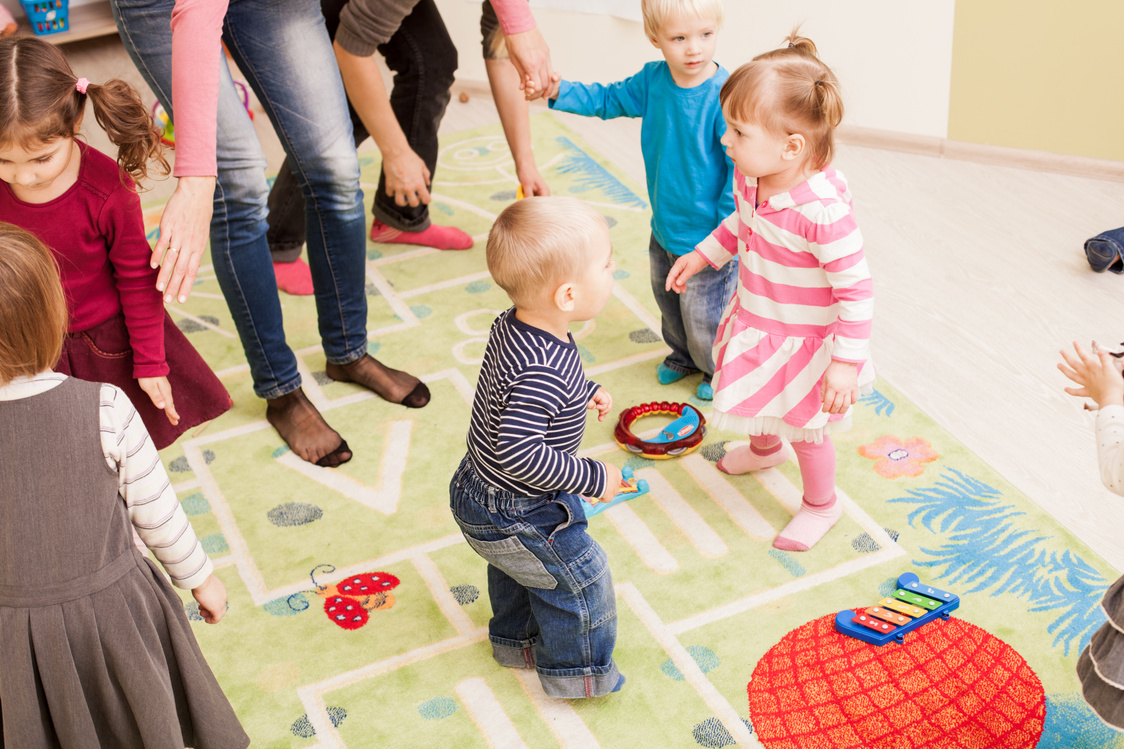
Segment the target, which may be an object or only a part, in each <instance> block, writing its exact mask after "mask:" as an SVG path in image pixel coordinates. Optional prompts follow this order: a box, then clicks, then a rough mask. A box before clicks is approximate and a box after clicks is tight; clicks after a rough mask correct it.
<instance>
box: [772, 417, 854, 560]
mask: <svg viewBox="0 0 1124 749" xmlns="http://www.w3.org/2000/svg"><path fill="white" fill-rule="evenodd" d="M792 449H793V450H795V451H796V457H797V459H798V460H799V461H800V477H801V478H802V479H803V481H804V498H803V501H802V502H801V503H800V510H799V511H798V512H797V513H796V515H795V516H794V517H793V518H792V520H791V521H789V523H788V525H786V526H785V527H784V530H783V531H781V532H780V534H778V535H777V537H776V538H775V539H773V546H774V547H775V548H777V549H781V550H782V551H807V550H808V549H810V548H812V547H813V546H815V545H816V543H817V542H818V541H819V540H820V539H821V538H823V537H824V534H826V533H827V532H828V531H829V530H831V528H832V526H834V525H835V524H836V523H837V522H839V518H840V517H842V516H843V505H842V504H841V503H840V502H839V500H838V498H836V496H835V445H834V444H832V442H831V439H830V438H828V437H826V436H825V437H824V440H823V442H820V443H818V444H817V443H815V442H793V443H792Z"/></svg>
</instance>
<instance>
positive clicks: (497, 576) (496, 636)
mask: <svg viewBox="0 0 1124 749" xmlns="http://www.w3.org/2000/svg"><path fill="white" fill-rule="evenodd" d="M488 600H489V601H490V602H491V604H492V619H491V621H490V622H488V635H489V637H490V638H491V640H492V656H493V657H494V658H495V659H496V662H497V663H499V664H500V665H501V666H507V667H509V668H534V667H535V643H536V642H537V641H538V638H539V623H538V622H537V621H536V620H535V612H534V611H532V610H531V597H530V596H529V595H528V594H527V589H526V588H525V587H523V586H522V585H520V584H519V583H517V582H516V581H515V580H514V579H512V578H511V577H510V576H509V575H508V574H507V573H506V572H504V571H503V570H501V569H500V568H499V567H496V566H495V565H492V564H489V565H488Z"/></svg>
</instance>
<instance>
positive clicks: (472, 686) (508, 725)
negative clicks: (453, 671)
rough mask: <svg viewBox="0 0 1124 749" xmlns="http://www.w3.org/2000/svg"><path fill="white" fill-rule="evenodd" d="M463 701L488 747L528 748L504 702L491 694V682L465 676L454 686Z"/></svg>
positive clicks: (497, 748)
mask: <svg viewBox="0 0 1124 749" xmlns="http://www.w3.org/2000/svg"><path fill="white" fill-rule="evenodd" d="M454 691H456V693H457V696H458V697H460V698H461V702H462V703H464V708H465V710H467V711H468V714H469V716H470V717H471V718H472V722H473V723H475V724H476V727H477V728H479V729H480V732H481V733H482V734H484V740H485V741H487V742H488V746H490V747H494V749H526V747H527V744H526V743H524V742H523V737H522V736H520V735H519V731H518V730H516V728H515V724H514V723H512V722H511V718H509V717H507V713H505V712H504V710H503V705H501V704H500V701H499V700H497V699H496V696H495V695H494V694H492V690H491V689H489V688H488V683H487V682H485V681H484V680H483V679H481V678H480V677H479V676H474V677H472V678H471V679H465V680H464V681H462V682H460V683H459V684H457V686H456V687H455V688H454Z"/></svg>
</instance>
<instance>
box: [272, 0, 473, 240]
mask: <svg viewBox="0 0 1124 749" xmlns="http://www.w3.org/2000/svg"><path fill="white" fill-rule="evenodd" d="M347 2H348V0H321V3H320V7H321V10H322V11H323V12H324V20H325V23H326V25H327V29H328V35H329V37H331V38H333V39H334V38H335V33H336V29H337V28H338V27H339V23H340V11H341V10H342V9H343V6H344V5H346V4H347ZM379 53H381V54H382V55H383V56H384V57H385V58H386V64H387V67H389V68H390V69H391V70H393V71H394V87H393V88H392V89H391V91H390V108H391V109H392V110H394V118H395V119H396V120H398V124H399V126H400V127H401V128H402V132H403V133H404V134H405V136H406V141H407V142H408V143H409V144H410V148H412V149H414V152H415V153H416V154H417V155H418V156H419V157H421V159H422V160H423V161H424V162H425V165H426V167H428V168H429V173H430V175H431V178H432V175H434V174H436V172H437V129H438V128H439V127H440V125H441V118H442V117H444V116H445V108H446V107H447V106H448V104H449V98H450V93H449V91H450V89H451V88H452V85H453V81H454V75H453V74H454V73H455V72H456V70H457V48H456V45H454V44H453V40H452V39H451V38H450V37H449V31H448V29H446V28H445V22H444V21H443V20H442V18H441V13H440V12H439V11H438V10H437V5H436V3H435V2H434V0H419V2H418V4H417V5H415V6H414V8H413V10H411V11H410V14H409V15H408V16H406V18H404V19H403V20H402V25H401V26H399V27H398V31H396V32H395V33H394V36H392V37H391V38H390V39H389V41H387V42H386V43H385V44H381V45H379ZM348 110H349V113H350V116H351V127H352V130H353V132H354V136H355V145H356V146H357V147H358V146H359V145H360V144H361V143H362V142H363V141H365V140H367V135H368V133H367V129H366V127H364V125H363V121H362V120H360V119H359V115H358V114H357V113H356V112H355V108H354V107H352V106H351V105H350V104H348ZM303 209H304V198H303V196H302V195H301V191H300V188H299V185H298V181H297V178H296V177H295V176H294V174H293V173H292V168H291V161H290V160H289V159H286V161H285V164H284V165H283V166H282V167H281V170H280V171H279V172H278V173H277V180H276V181H275V182H274V183H273V188H272V189H271V190H270V192H269V233H268V235H267V236H268V239H269V246H270V249H271V250H272V251H273V259H274V260H277V261H278V262H292V261H294V260H296V259H297V257H299V256H300V248H301V245H302V244H304V241H305V232H304V228H305V224H304V221H302V220H301V216H302V215H303ZM371 213H372V215H373V216H374V217H375V218H376V219H378V220H379V221H381V222H383V223H384V224H386V225H387V226H389V227H391V228H393V229H398V230H399V231H410V232H414V231H424V230H425V229H427V228H429V223H430V222H429V206H427V205H426V204H425V203H421V204H420V205H417V206H411V205H404V206H400V205H398V204H397V203H395V202H394V197H393V196H390V195H387V194H386V173H385V172H380V174H379V186H378V190H377V191H376V192H375V198H374V203H373V205H372V207H371Z"/></svg>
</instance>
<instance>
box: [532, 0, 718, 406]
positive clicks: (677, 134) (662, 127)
mask: <svg viewBox="0 0 1124 749" xmlns="http://www.w3.org/2000/svg"><path fill="white" fill-rule="evenodd" d="M641 7H642V11H643V15H644V32H645V33H646V34H647V35H648V38H649V39H650V40H651V42H652V44H653V46H655V47H656V48H657V49H659V50H660V51H661V52H663V56H664V61H663V62H650V63H648V64H647V65H645V66H644V68H643V69H642V70H641V71H640V72H639V73H637V74H636V75H634V76H632V77H631V78H626V79H625V80H623V81H618V82H617V83H613V84H609V85H607V86H606V85H602V84H599V83H590V84H583V83H573V82H571V81H566V80H563V81H561V82H560V83H559V89H558V94H557V97H556V98H553V99H552V100H551V101H550V107H551V108H552V109H558V110H561V111H564V112H573V113H575V114H581V115H587V116H593V117H600V118H601V119H606V120H607V119H612V118H614V117H641V118H643V124H642V125H641V129H640V148H641V151H642V152H643V154H644V169H645V172H646V173H647V181H648V199H649V201H650V202H651V204H652V239H651V243H650V245H649V256H650V259H651V266H652V269H651V283H652V293H654V294H655V296H656V303H657V304H658V305H659V308H660V314H661V316H662V318H663V324H662V328H663V330H662V332H663V339H664V342H665V343H667V345H668V346H670V347H671V354H669V355H668V357H667V358H666V359H664V361H663V362H662V363H661V364H660V365H659V367H658V368H657V370H656V376H657V378H658V379H659V381H660V384H663V385H668V384H670V383H672V382H675V381H677V380H681V379H682V378H684V377H686V376H687V375H690V374H694V373H695V372H702V374H703V381H702V383H701V384H700V385H699V387H698V390H697V395H698V397H699V398H701V399H703V400H711V398H712V397H713V395H714V393H713V390H712V389H711V386H710V378H711V377H712V376H713V375H714V357H713V355H712V354H711V347H712V345H713V344H714V336H715V333H716V331H717V330H718V323H719V322H720V321H721V319H722V311H723V310H724V309H725V307H726V304H727V302H729V301H730V298H731V297H732V296H733V295H734V290H735V288H736V287H737V280H738V264H737V263H736V262H730V263H727V264H726V265H725V266H723V267H722V269H721V270H718V271H710V272H704V273H699V274H697V275H696V276H693V277H692V278H691V280H690V281H688V283H687V289H686V291H685V292H684V293H683V294H680V295H677V294H675V293H674V292H670V291H667V290H665V288H664V285H665V282H666V280H667V274H668V272H669V271H670V270H671V266H672V265H674V264H675V260H676V259H677V258H678V257H679V256H681V255H685V254H687V253H688V252H691V251H692V250H694V249H695V245H696V244H698V243H699V242H700V241H702V240H703V239H705V238H706V237H707V235H708V234H709V233H710V232H711V231H712V230H713V228H714V227H715V226H717V225H718V224H720V223H721V222H722V220H723V219H724V218H726V217H727V216H729V215H730V214H731V213H733V212H734V210H735V206H734V194H733V179H734V165H733V162H732V161H730V159H729V158H728V157H727V156H726V149H725V148H723V146H722V144H721V143H720V142H719V141H720V140H721V138H722V136H723V135H724V134H725V133H726V121H725V119H724V118H723V117H722V107H721V105H720V103H719V100H718V93H719V90H720V89H721V88H722V84H723V83H724V82H725V81H726V79H727V78H729V76H730V74H729V72H728V71H727V70H726V69H725V68H723V67H722V66H721V65H718V64H717V63H715V62H714V59H713V57H714V47H715V43H716V41H717V34H718V28H719V27H720V26H721V25H722V20H723V13H722V4H721V0H642V3H641Z"/></svg>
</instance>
